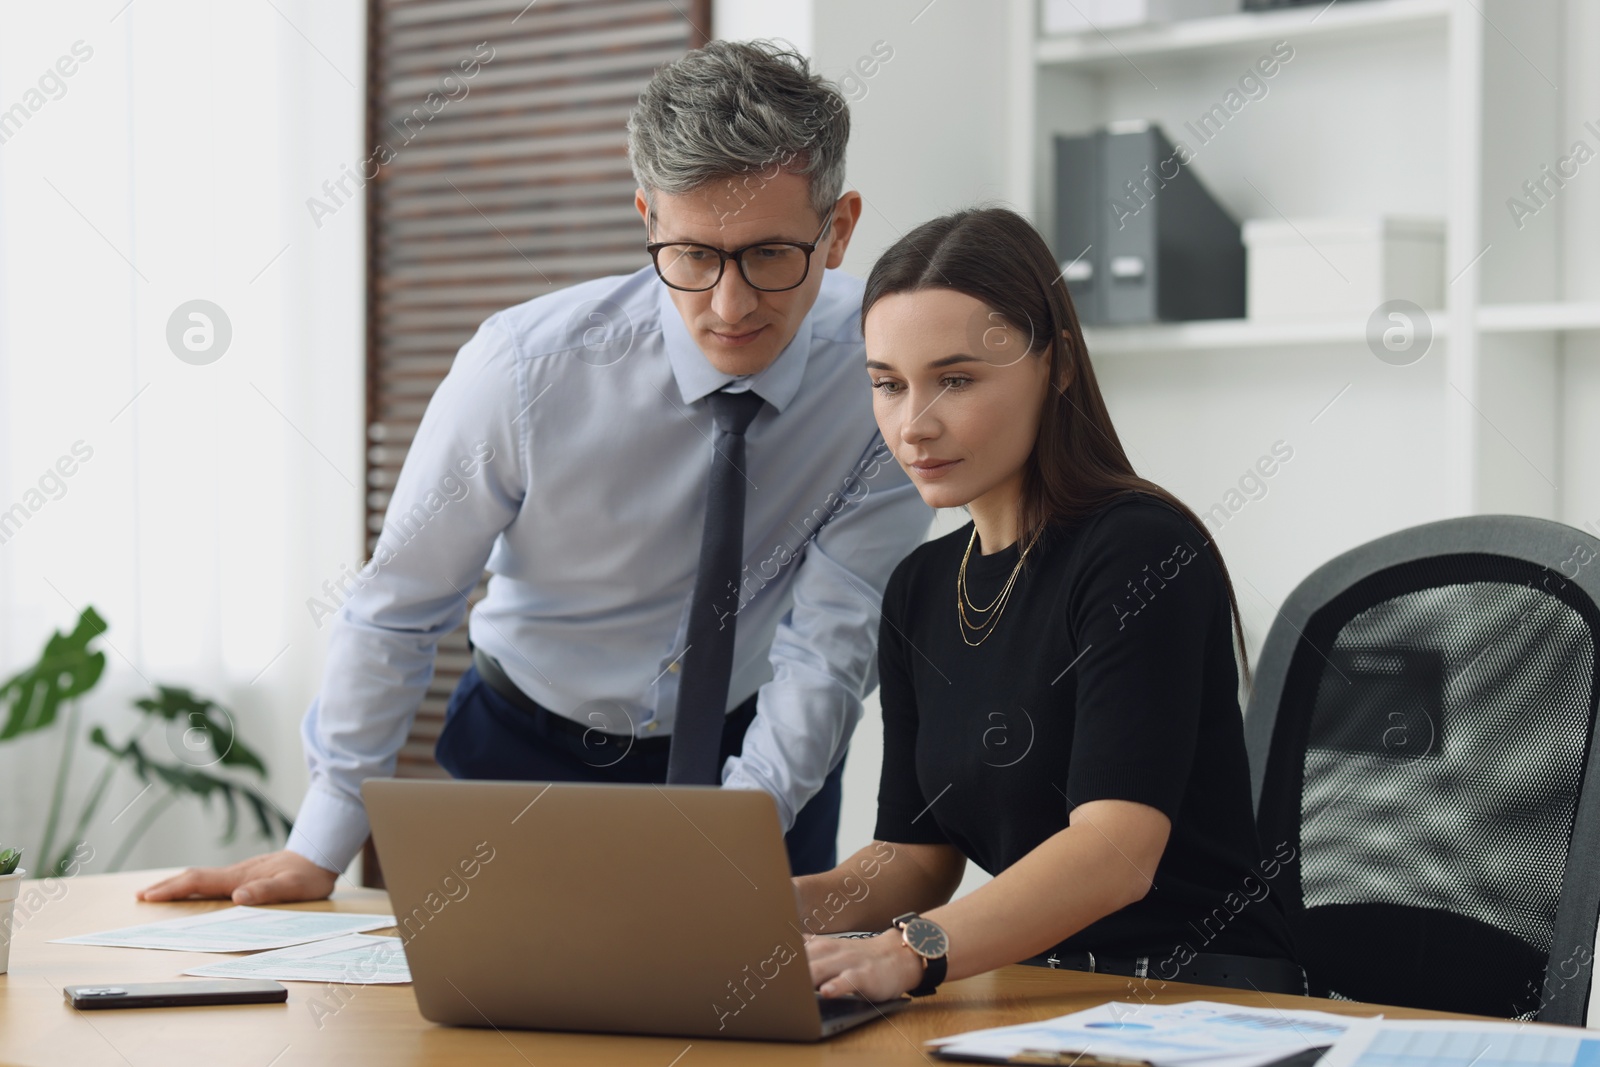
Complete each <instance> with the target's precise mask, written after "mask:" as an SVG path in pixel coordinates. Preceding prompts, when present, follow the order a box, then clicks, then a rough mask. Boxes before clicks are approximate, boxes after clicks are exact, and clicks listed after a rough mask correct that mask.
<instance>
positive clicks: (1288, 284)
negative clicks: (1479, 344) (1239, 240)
mask: <svg viewBox="0 0 1600 1067" xmlns="http://www.w3.org/2000/svg"><path fill="white" fill-rule="evenodd" d="M1244 245H1245V256H1246V268H1245V270H1246V285H1245V309H1246V310H1245V314H1246V315H1248V316H1249V317H1250V318H1252V319H1291V318H1293V319H1333V318H1352V317H1365V316H1367V315H1370V314H1372V311H1373V309H1374V308H1376V307H1377V306H1378V305H1379V304H1382V303H1384V302H1385V301H1387V300H1397V299H1404V300H1410V301H1412V302H1414V303H1416V304H1417V305H1419V306H1421V307H1424V308H1438V307H1443V306H1444V220H1443V219H1435V218H1411V217H1398V216H1380V217H1375V218H1368V219H1360V218H1357V219H1296V220H1294V221H1293V224H1292V225H1291V224H1290V223H1289V222H1285V221H1284V220H1283V219H1249V220H1247V221H1246V222H1245V224H1244Z"/></svg>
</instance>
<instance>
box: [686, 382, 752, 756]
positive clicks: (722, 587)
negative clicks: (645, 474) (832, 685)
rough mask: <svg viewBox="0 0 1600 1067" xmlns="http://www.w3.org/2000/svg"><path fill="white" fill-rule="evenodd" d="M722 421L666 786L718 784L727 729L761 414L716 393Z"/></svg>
mask: <svg viewBox="0 0 1600 1067" xmlns="http://www.w3.org/2000/svg"><path fill="white" fill-rule="evenodd" d="M709 399H710V401H711V414H712V415H713V416H714V417H715V418H716V420H717V434H716V440H715V441H714V445H715V454H714V455H713V456H712V458H711V484H710V491H709V492H708V493H707V494H706V527H705V533H704V534H703V535H702V536H701V540H700V569H699V571H697V572H696V574H695V579H694V594H693V596H692V597H691V598H690V601H689V626H688V633H687V635H686V640H685V644H686V645H687V647H686V649H685V651H684V656H683V680H682V681H681V682H680V683H679V685H678V713H677V721H676V723H675V724H674V725H673V728H672V747H671V750H670V751H669V752H668V755H667V781H668V782H669V783H672V784H680V785H720V784H721V783H722V767H721V762H722V761H721V760H720V759H719V758H718V757H719V756H720V755H721V753H722V727H723V721H724V719H725V718H726V716H727V710H728V679H729V676H730V675H731V674H732V673H733V632H734V626H735V624H736V623H737V620H738V611H739V584H740V583H739V571H740V569H741V567H742V565H743V563H744V486H745V476H744V432H745V430H746V429H748V428H749V426H750V420H752V419H754V418H755V417H756V412H758V411H760V410H761V404H762V400H761V398H760V397H759V396H757V395H756V394H754V393H751V392H744V393H729V392H723V391H721V390H719V391H717V392H715V393H712V394H711V396H710V397H709Z"/></svg>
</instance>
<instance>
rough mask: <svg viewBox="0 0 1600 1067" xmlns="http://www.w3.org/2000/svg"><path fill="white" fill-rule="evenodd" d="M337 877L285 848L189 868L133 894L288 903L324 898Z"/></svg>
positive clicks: (157, 897)
mask: <svg viewBox="0 0 1600 1067" xmlns="http://www.w3.org/2000/svg"><path fill="white" fill-rule="evenodd" d="M338 877H339V872H337V871H330V870H328V868H326V867H323V866H320V865H318V864H315V863H312V862H311V861H310V860H308V859H306V858H305V857H304V856H302V855H300V854H299V853H298V852H290V851H289V850H288V849H283V850H282V851H279V852H268V853H265V854H264V855H260V856H251V857H250V858H249V859H247V860H240V861H239V862H238V863H235V864H232V865H231V866H228V867H190V868H189V869H188V870H186V871H184V872H183V873H182V874H175V875H173V876H172V877H171V878H167V879H164V880H163V881H160V882H157V883H156V884H154V885H150V886H146V887H145V888H143V889H141V890H139V891H138V892H137V893H136V894H134V895H135V896H136V897H138V898H139V899H140V900H188V899H189V898H191V897H231V898H232V899H233V902H234V903H235V904H288V903H291V902H293V901H297V900H323V899H325V898H326V897H327V896H328V894H330V893H332V892H333V884H334V882H335V881H336V880H337V879H338Z"/></svg>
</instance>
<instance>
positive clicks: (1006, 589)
mask: <svg viewBox="0 0 1600 1067" xmlns="http://www.w3.org/2000/svg"><path fill="white" fill-rule="evenodd" d="M1042 532H1043V528H1042V527H1041V529H1040V530H1036V531H1035V532H1034V535H1033V537H1031V538H1030V539H1029V540H1028V543H1027V545H1026V546H1025V547H1024V548H1023V549H1022V552H1021V553H1020V554H1019V555H1018V556H1017V565H1016V566H1015V567H1012V568H1011V577H1009V578H1007V579H1006V584H1005V585H1003V586H1001V587H1000V592H999V593H997V594H996V595H995V598H994V599H993V600H992V601H990V602H989V604H988V605H987V606H986V607H981V608H980V607H979V606H978V605H976V604H974V603H973V602H972V598H971V597H969V596H968V595H967V561H968V560H969V559H971V558H972V546H973V545H974V544H976V543H977V540H978V526H977V524H976V523H974V524H973V526H972V536H971V537H969V538H968V539H967V551H966V554H965V555H963V556H962V557H961V569H960V570H959V571H957V572H956V615H957V617H958V619H959V621H960V625H961V640H963V641H965V642H966V643H967V644H968V645H970V646H972V647H973V648H977V647H978V646H979V645H981V644H983V643H984V642H985V641H987V640H988V639H989V635H990V634H992V633H994V625H995V623H997V622H999V621H1000V613H1001V612H1003V611H1005V609H1006V604H1007V603H1008V602H1009V601H1010V600H1011V590H1012V588H1013V587H1014V586H1015V585H1016V584H1017V576H1018V575H1020V574H1021V573H1022V564H1023V562H1024V561H1025V560H1026V559H1027V558H1028V553H1029V551H1031V550H1032V549H1033V545H1034V542H1036V541H1038V540H1039V534H1040V533H1042ZM969 612H970V613H971V616H976V617H977V618H978V621H977V622H973V621H972V618H971V617H969V615H968V613H969ZM968 630H971V631H973V632H974V633H976V634H979V635H981V636H979V638H978V639H977V640H976V641H974V640H973V639H972V638H970V637H968V636H967V631H968Z"/></svg>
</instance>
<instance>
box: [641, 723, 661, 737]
mask: <svg viewBox="0 0 1600 1067" xmlns="http://www.w3.org/2000/svg"><path fill="white" fill-rule="evenodd" d="M660 725H661V724H660V723H658V722H653V723H650V724H649V725H648V726H646V727H645V728H644V732H645V733H647V734H653V733H655V732H656V727H658V726H660Z"/></svg>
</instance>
